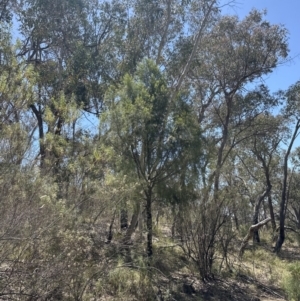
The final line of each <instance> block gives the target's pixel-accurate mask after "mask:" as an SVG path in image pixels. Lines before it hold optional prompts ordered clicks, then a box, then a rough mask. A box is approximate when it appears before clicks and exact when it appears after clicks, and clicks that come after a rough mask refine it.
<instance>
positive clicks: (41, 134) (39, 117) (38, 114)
mask: <svg viewBox="0 0 300 301" xmlns="http://www.w3.org/2000/svg"><path fill="white" fill-rule="evenodd" d="M30 108H31V109H32V112H33V113H34V115H35V117H36V119H37V122H38V128H39V140H40V156H41V163H40V167H41V169H43V168H44V167H45V158H46V148H45V145H44V141H43V140H44V127H43V118H42V113H41V109H40V108H39V110H38V109H37V108H36V106H35V105H31V106H30Z"/></svg>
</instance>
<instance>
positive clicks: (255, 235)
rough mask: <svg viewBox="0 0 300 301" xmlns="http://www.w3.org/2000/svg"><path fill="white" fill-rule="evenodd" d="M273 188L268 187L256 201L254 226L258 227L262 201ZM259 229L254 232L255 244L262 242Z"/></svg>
mask: <svg viewBox="0 0 300 301" xmlns="http://www.w3.org/2000/svg"><path fill="white" fill-rule="evenodd" d="M271 187H272V186H271ZM271 187H267V189H266V190H265V191H264V192H263V193H262V194H261V195H259V196H258V198H257V199H256V202H255V208H254V213H253V221H252V224H253V225H256V224H257V223H258V215H259V209H260V205H261V203H262V201H263V200H264V198H265V197H266V196H267V195H268V194H269V193H270V190H271ZM258 229H259V228H257V229H254V230H253V242H256V243H259V242H260V238H259V233H258Z"/></svg>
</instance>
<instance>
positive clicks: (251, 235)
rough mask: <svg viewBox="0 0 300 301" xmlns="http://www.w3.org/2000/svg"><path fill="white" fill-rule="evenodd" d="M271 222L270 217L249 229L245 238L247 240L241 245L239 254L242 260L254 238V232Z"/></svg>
mask: <svg viewBox="0 0 300 301" xmlns="http://www.w3.org/2000/svg"><path fill="white" fill-rule="evenodd" d="M270 220H271V217H268V218H266V219H264V220H263V221H261V222H259V223H258V224H255V225H252V226H251V227H250V228H249V231H248V234H247V235H246V236H245V238H244V239H243V241H242V244H241V248H240V252H239V256H240V258H242V256H243V254H244V251H245V248H246V246H247V244H248V242H249V240H250V239H251V238H252V237H253V233H254V231H257V230H258V229H260V228H261V227H262V226H264V225H266V224H267V223H268V222H269V221H270Z"/></svg>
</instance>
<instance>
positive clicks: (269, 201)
mask: <svg viewBox="0 0 300 301" xmlns="http://www.w3.org/2000/svg"><path fill="white" fill-rule="evenodd" d="M268 204H269V211H270V217H271V223H272V229H273V231H275V230H276V222H275V215H274V209H273V202H272V196H271V194H269V195H268Z"/></svg>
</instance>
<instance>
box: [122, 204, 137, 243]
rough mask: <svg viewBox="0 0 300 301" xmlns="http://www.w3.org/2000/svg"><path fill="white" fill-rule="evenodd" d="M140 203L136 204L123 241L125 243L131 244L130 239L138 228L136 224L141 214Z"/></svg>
mask: <svg viewBox="0 0 300 301" xmlns="http://www.w3.org/2000/svg"><path fill="white" fill-rule="evenodd" d="M140 207H141V206H140V203H138V204H136V207H135V208H134V212H133V215H132V218H131V222H130V225H129V227H128V228H127V231H126V234H125V237H124V239H123V243H124V244H129V242H130V240H131V236H132V234H133V233H134V231H135V229H136V224H137V221H138V218H139V214H140Z"/></svg>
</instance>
